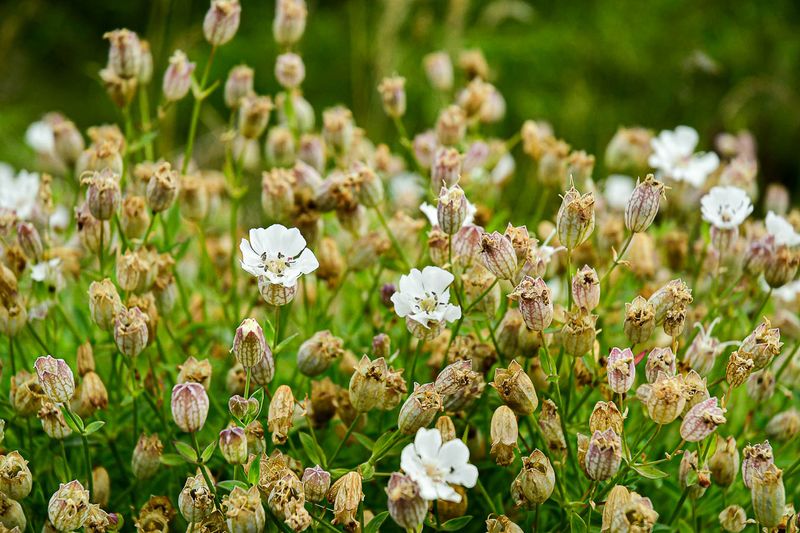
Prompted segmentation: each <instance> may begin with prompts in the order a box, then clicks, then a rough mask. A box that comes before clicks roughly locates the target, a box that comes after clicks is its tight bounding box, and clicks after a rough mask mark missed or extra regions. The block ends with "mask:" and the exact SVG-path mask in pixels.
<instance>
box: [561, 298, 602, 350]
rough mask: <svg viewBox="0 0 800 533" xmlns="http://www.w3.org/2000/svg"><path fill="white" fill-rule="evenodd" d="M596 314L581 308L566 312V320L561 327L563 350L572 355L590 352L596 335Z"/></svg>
mask: <svg viewBox="0 0 800 533" xmlns="http://www.w3.org/2000/svg"><path fill="white" fill-rule="evenodd" d="M596 323H597V315H593V314H591V313H588V312H586V311H584V310H582V309H576V310H575V311H574V312H572V313H567V314H566V322H565V323H564V327H563V328H562V329H561V341H562V343H563V346H564V351H565V352H566V353H567V354H569V355H572V356H575V357H581V356H583V355H584V354H586V353H587V352H590V351H591V350H592V348H593V346H594V341H595V338H596V336H597V332H596V331H595V324H596Z"/></svg>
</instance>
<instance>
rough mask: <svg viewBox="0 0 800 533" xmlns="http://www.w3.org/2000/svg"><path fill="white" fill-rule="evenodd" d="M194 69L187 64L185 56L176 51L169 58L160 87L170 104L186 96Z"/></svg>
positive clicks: (191, 64) (191, 65)
mask: <svg viewBox="0 0 800 533" xmlns="http://www.w3.org/2000/svg"><path fill="white" fill-rule="evenodd" d="M194 68H195V64H194V63H190V62H189V58H187V57H186V54H184V53H183V52H182V51H180V50H176V51H175V53H173V54H172V57H170V58H169V66H168V67H167V70H166V71H165V72H164V83H163V85H162V90H163V91H164V98H166V99H167V100H168V101H170V102H175V101H178V100H180V99H182V98H183V97H184V96H186V94H187V93H188V92H189V88H190V87H191V86H192V72H194Z"/></svg>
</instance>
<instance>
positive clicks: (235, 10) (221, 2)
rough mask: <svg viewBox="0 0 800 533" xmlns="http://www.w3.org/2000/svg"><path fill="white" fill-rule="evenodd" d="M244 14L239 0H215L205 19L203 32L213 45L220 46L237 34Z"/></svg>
mask: <svg viewBox="0 0 800 533" xmlns="http://www.w3.org/2000/svg"><path fill="white" fill-rule="evenodd" d="M241 15H242V6H241V5H239V0H213V1H212V2H211V7H210V8H209V9H208V12H206V17H205V19H204V20H203V34H204V35H205V37H206V40H207V41H208V42H209V43H210V44H211V45H212V46H220V45H223V44H225V43H227V42H228V41H230V40H231V39H233V36H234V35H236V30H238V29H239V21H240V19H241Z"/></svg>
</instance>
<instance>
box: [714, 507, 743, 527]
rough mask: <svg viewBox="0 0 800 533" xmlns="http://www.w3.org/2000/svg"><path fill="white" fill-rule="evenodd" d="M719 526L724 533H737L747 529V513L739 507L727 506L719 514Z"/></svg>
mask: <svg viewBox="0 0 800 533" xmlns="http://www.w3.org/2000/svg"><path fill="white" fill-rule="evenodd" d="M719 525H720V526H721V527H722V529H724V530H725V531H729V532H731V533H739V532H740V531H742V530H743V529H744V528H745V527H747V513H745V512H744V509H742V507H741V506H739V505H729V506H727V507H726V508H725V509H723V510H722V512H720V513H719Z"/></svg>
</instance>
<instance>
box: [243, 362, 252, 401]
mask: <svg viewBox="0 0 800 533" xmlns="http://www.w3.org/2000/svg"><path fill="white" fill-rule="evenodd" d="M252 370H253V369H252V368H251V367H249V366H248V367H247V377H246V378H245V380H244V399H245V400H248V399H250V373H251V372H252Z"/></svg>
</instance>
